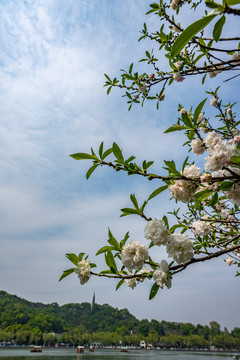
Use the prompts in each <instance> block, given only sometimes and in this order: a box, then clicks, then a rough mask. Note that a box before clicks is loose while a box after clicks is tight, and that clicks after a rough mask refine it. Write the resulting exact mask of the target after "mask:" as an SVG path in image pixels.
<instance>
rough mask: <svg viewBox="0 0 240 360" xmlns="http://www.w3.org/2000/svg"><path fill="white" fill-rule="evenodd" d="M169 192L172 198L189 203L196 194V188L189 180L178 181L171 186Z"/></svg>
mask: <svg viewBox="0 0 240 360" xmlns="http://www.w3.org/2000/svg"><path fill="white" fill-rule="evenodd" d="M169 190H170V192H171V196H172V198H174V199H177V200H180V201H184V202H189V201H190V200H191V199H192V197H193V195H194V194H195V192H196V186H195V184H194V183H192V182H190V181H187V180H177V181H175V182H174V183H173V184H172V185H170V186H169Z"/></svg>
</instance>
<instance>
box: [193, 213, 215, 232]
mask: <svg viewBox="0 0 240 360" xmlns="http://www.w3.org/2000/svg"><path fill="white" fill-rule="evenodd" d="M203 219H204V220H207V219H208V217H207V216H206V215H205V216H203ZM211 231H212V229H211V225H210V223H209V222H208V221H201V220H197V221H194V222H193V223H192V232H193V233H194V234H196V235H199V236H205V235H208V234H210V233H211Z"/></svg>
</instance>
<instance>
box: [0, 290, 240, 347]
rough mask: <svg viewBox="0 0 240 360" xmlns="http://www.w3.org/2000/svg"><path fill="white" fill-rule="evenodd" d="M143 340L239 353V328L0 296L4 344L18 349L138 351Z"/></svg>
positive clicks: (104, 307)
mask: <svg viewBox="0 0 240 360" xmlns="http://www.w3.org/2000/svg"><path fill="white" fill-rule="evenodd" d="M141 340H145V341H146V342H147V343H151V344H153V345H155V346H159V345H161V346H164V347H175V348H186V347H187V348H189V347H190V348H210V344H211V345H214V346H216V347H217V348H224V349H233V348H240V328H234V330H232V331H231V333H230V332H229V331H228V330H227V329H226V328H224V330H223V331H222V330H221V329H220V325H219V324H218V323H217V322H216V321H210V323H209V325H201V324H197V325H193V324H191V323H176V322H169V321H165V320H162V321H161V322H159V321H157V320H154V319H152V320H151V321H149V320H147V319H143V320H138V319H136V318H135V317H134V316H133V315H131V314H130V313H129V311H128V310H127V309H122V310H119V309H117V308H113V307H111V306H109V305H107V304H104V305H98V304H94V305H91V304H89V303H86V302H85V303H82V304H78V303H71V304H65V305H62V306H59V305H58V304H57V303H52V304H47V305H46V304H42V303H33V302H30V301H27V300H25V299H22V298H20V297H18V296H16V295H10V294H8V293H7V292H5V291H0V342H13V343H14V344H19V345H23V344H24V345H29V344H41V345H42V344H45V345H54V344H56V343H65V344H70V345H74V346H76V345H79V344H90V343H96V342H98V343H101V344H103V345H119V343H121V344H125V345H129V344H131V345H136V346H138V345H139V343H140V341H141Z"/></svg>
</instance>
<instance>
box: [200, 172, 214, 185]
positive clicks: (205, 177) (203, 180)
mask: <svg viewBox="0 0 240 360" xmlns="http://www.w3.org/2000/svg"><path fill="white" fill-rule="evenodd" d="M200 180H201V183H209V182H210V181H211V180H212V175H211V174H208V173H205V174H203V175H202V176H200Z"/></svg>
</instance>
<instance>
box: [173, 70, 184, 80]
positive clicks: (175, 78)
mask: <svg viewBox="0 0 240 360" xmlns="http://www.w3.org/2000/svg"><path fill="white" fill-rule="evenodd" d="M173 79H174V80H175V81H177V82H182V81H183V80H184V77H183V76H182V75H181V74H180V72H179V71H178V72H175V73H174V74H173Z"/></svg>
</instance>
